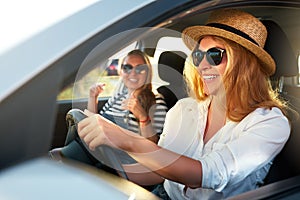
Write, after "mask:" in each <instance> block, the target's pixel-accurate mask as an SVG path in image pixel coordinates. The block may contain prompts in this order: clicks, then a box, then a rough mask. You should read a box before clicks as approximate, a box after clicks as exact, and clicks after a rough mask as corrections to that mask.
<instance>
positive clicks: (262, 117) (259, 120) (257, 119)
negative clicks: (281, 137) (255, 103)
mask: <svg viewBox="0 0 300 200" xmlns="http://www.w3.org/2000/svg"><path fill="white" fill-rule="evenodd" d="M240 123H241V124H244V126H245V129H249V128H251V127H254V126H256V125H259V124H260V125H261V126H268V127H269V126H270V127H277V128H278V126H279V127H281V128H284V129H290V125H289V121H288V119H287V117H286V116H285V115H284V114H283V113H282V112H281V110H280V109H279V108H277V107H273V108H271V109H266V108H257V109H256V110H254V111H253V112H252V113H250V114H249V115H247V116H246V117H245V118H244V119H243V120H242V121H241V122H240Z"/></svg>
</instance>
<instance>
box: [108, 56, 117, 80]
mask: <svg viewBox="0 0 300 200" xmlns="http://www.w3.org/2000/svg"><path fill="white" fill-rule="evenodd" d="M118 65H119V60H118V59H114V60H112V61H111V63H110V65H109V66H108V67H107V68H106V71H107V75H108V76H117V75H118Z"/></svg>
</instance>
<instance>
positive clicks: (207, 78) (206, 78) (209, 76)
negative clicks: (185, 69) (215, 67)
mask: <svg viewBox="0 0 300 200" xmlns="http://www.w3.org/2000/svg"><path fill="white" fill-rule="evenodd" d="M202 77H203V79H204V80H213V79H215V78H217V77H218V76H217V75H204V76H202Z"/></svg>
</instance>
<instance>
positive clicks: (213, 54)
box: [192, 47, 225, 67]
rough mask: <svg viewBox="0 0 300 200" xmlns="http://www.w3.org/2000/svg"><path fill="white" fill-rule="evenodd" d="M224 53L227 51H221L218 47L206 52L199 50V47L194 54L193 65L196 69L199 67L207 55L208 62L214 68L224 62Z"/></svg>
mask: <svg viewBox="0 0 300 200" xmlns="http://www.w3.org/2000/svg"><path fill="white" fill-rule="evenodd" d="M224 52H225V49H220V48H217V47H213V48H210V49H208V50H207V51H206V52H205V51H201V50H199V49H198V47H197V48H195V50H194V51H193V52H192V58H193V63H194V65H195V66H196V67H198V66H199V64H200V63H201V61H202V60H203V58H204V56H205V55H206V60H207V62H208V63H209V64H210V65H212V66H217V65H219V64H220V63H221V62H222V59H223V53H224Z"/></svg>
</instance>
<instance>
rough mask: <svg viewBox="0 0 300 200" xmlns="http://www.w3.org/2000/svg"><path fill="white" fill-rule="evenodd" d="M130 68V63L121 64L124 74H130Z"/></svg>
mask: <svg viewBox="0 0 300 200" xmlns="http://www.w3.org/2000/svg"><path fill="white" fill-rule="evenodd" d="M132 68H133V67H132V65H128V64H125V65H122V69H123V72H125V73H126V74H130V72H131V71H132Z"/></svg>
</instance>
